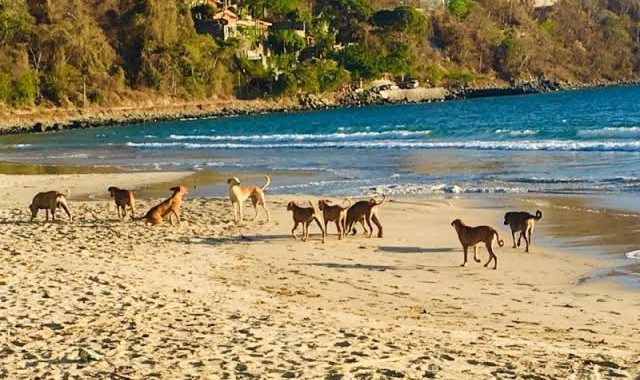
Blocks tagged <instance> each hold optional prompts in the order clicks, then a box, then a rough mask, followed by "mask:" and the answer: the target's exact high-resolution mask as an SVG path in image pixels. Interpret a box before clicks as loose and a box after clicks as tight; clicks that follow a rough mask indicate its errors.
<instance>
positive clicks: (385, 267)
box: [300, 263, 398, 271]
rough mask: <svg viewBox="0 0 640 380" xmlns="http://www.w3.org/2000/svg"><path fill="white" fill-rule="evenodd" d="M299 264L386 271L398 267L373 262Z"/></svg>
mask: <svg viewBox="0 0 640 380" xmlns="http://www.w3.org/2000/svg"><path fill="white" fill-rule="evenodd" d="M300 265H306V266H316V267H325V268H331V269H364V270H372V271H386V270H394V269H398V268H397V267H395V266H393V265H375V264H358V263H356V264H344V263H305V264H300Z"/></svg>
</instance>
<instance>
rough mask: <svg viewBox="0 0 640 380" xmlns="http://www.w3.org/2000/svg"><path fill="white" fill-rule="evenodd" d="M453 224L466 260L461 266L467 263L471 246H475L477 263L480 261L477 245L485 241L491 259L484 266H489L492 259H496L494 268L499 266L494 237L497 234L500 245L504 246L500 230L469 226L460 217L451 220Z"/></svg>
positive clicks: (474, 256)
mask: <svg viewBox="0 0 640 380" xmlns="http://www.w3.org/2000/svg"><path fill="white" fill-rule="evenodd" d="M451 225H452V226H453V227H455V229H456V232H457V233H458V239H460V243H462V249H463V250H464V262H463V263H462V265H460V266H461V267H463V266H466V265H467V250H468V249H469V247H473V259H474V260H475V261H476V262H477V263H479V262H480V259H479V258H478V247H477V245H478V244H479V243H484V245H485V246H486V247H487V251H489V261H487V263H486V264H484V266H485V267H486V266H488V265H489V263H490V262H491V260H494V264H493V269H497V268H498V257H497V256H496V254H495V253H493V237H494V236H495V237H496V238H497V240H498V245H499V246H500V247H502V246H504V241H502V240H501V239H500V236H499V235H498V231H496V230H495V229H494V228H492V227H489V226H478V227H469V226H467V225H466V224H464V222H463V221H462V220H460V219H456V220H454V221H453V222H451Z"/></svg>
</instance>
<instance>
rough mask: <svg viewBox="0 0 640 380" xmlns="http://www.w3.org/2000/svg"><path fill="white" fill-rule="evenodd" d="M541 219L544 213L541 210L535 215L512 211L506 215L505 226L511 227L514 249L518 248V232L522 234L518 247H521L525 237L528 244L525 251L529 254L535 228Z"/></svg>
mask: <svg viewBox="0 0 640 380" xmlns="http://www.w3.org/2000/svg"><path fill="white" fill-rule="evenodd" d="M540 219H542V211H540V210H538V211H536V214H535V215H531V214H529V213H528V212H526V211H511V212H508V213H506V214H504V225H505V226H506V225H508V226H509V227H511V237H512V238H513V248H515V247H516V232H520V236H519V237H518V247H519V246H520V240H521V239H522V238H523V237H524V242H525V243H526V247H525V249H524V251H525V252H529V246H530V245H531V234H532V233H533V227H535V224H536V221H538V220H540Z"/></svg>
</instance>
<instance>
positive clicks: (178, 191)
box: [137, 186, 189, 226]
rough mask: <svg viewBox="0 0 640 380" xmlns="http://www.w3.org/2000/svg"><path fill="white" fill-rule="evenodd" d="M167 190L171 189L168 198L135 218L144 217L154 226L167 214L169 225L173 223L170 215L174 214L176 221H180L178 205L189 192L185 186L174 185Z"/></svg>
mask: <svg viewBox="0 0 640 380" xmlns="http://www.w3.org/2000/svg"><path fill="white" fill-rule="evenodd" d="M169 190H171V191H173V194H171V196H170V197H169V198H167V199H166V200H165V201H164V202H162V203H160V204H159V205H157V206H154V207H152V208H151V210H149V211H148V212H147V213H146V214H145V215H144V216H143V217H141V218H138V219H137V220H141V219H145V220H146V223H148V224H151V225H152V226H155V225H157V224H160V223H162V220H163V219H164V218H165V217H166V216H167V215H168V216H169V223H171V225H173V219H172V218H171V216H175V217H176V220H177V221H178V223H180V205H181V204H182V198H183V197H184V196H185V195H187V194H188V193H189V189H187V188H186V187H185V186H176V187H172V188H171V189H169Z"/></svg>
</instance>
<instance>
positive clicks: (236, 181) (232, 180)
mask: <svg viewBox="0 0 640 380" xmlns="http://www.w3.org/2000/svg"><path fill="white" fill-rule="evenodd" d="M227 184H228V185H229V187H233V186H240V178H238V177H231V178H229V179H228V180H227Z"/></svg>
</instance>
